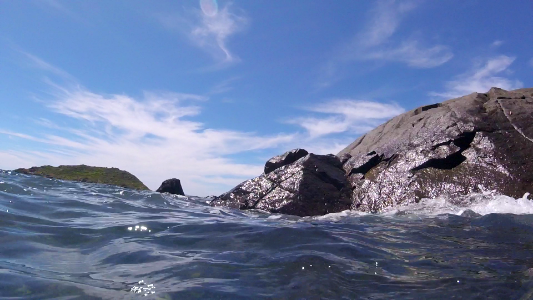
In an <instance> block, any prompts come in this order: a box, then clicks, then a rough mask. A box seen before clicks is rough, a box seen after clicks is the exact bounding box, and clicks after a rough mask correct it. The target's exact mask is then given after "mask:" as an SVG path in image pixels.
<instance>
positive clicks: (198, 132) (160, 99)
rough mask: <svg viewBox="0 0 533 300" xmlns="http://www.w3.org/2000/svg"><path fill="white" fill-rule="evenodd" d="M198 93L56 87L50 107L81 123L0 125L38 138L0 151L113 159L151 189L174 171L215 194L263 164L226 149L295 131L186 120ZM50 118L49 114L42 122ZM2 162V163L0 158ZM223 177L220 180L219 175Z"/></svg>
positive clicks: (52, 158) (102, 161)
mask: <svg viewBox="0 0 533 300" xmlns="http://www.w3.org/2000/svg"><path fill="white" fill-rule="evenodd" d="M203 100H205V98H204V97H202V96H198V95H189V94H177V93H146V94H145V96H144V98H143V99H134V98H132V97H129V96H126V95H100V94H96V93H92V92H90V91H88V90H85V89H83V88H79V87H78V88H74V89H62V90H56V92H55V99H53V101H52V102H51V103H50V104H49V105H48V106H49V108H50V109H51V110H52V111H54V112H56V113H59V114H61V115H64V116H67V117H70V118H72V119H74V120H77V121H78V122H79V123H78V125H80V128H82V129H76V128H65V129H64V130H63V132H62V133H61V134H56V135H53V134H46V133H45V134H38V135H37V134H36V135H29V134H23V133H17V132H9V131H5V130H4V131H0V134H5V135H9V136H13V137H17V138H21V139H26V140H31V141H34V142H37V143H41V144H42V147H40V148H41V150H39V151H13V150H11V151H8V152H5V151H4V152H1V153H0V154H1V155H0V156H2V157H15V159H12V160H10V161H15V162H17V164H18V163H20V162H22V161H24V162H25V164H24V165H17V166H12V167H22V166H32V165H43V164H51V165H59V164H82V163H83V164H87V165H95V166H107V167H118V168H121V169H124V170H127V171H130V172H132V173H133V174H135V175H136V176H138V177H139V178H140V179H141V180H142V181H143V182H144V183H145V184H147V185H148V186H149V187H150V188H152V189H155V188H157V186H158V185H159V184H160V183H161V182H162V181H163V180H164V179H167V178H172V177H177V178H180V179H181V180H182V182H183V185H184V189H185V191H186V192H187V193H190V194H196V195H208V194H217V193H221V192H223V191H226V190H228V189H229V188H231V187H232V186H234V185H236V184H238V183H239V182H240V181H242V180H245V179H248V178H250V177H253V176H256V175H258V174H260V173H261V172H262V168H263V166H262V165H250V164H243V163H236V162H234V161H233V160H231V159H229V158H227V155H231V154H236V153H240V152H245V151H250V150H256V149H265V148H274V147H278V146H280V145H283V144H287V143H288V142H290V141H292V140H293V139H294V135H290V134H278V135H273V136H259V135H257V134H254V133H248V132H239V131H231V130H218V129H210V128H205V127H204V125H203V124H202V123H199V122H195V121H191V120H189V118H191V117H194V116H196V115H198V114H199V113H200V112H201V109H200V107H199V106H198V105H197V103H198V101H203ZM49 127H55V128H58V127H59V126H54V125H53V124H51V121H47V122H46V127H43V128H42V129H45V128H49ZM3 167H4V168H6V165H5V162H3ZM221 178H224V180H221Z"/></svg>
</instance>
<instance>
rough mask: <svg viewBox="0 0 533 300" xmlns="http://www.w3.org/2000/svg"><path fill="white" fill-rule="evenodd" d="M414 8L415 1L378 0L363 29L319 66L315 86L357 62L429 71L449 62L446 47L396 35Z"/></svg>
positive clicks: (332, 78) (448, 51)
mask: <svg viewBox="0 0 533 300" xmlns="http://www.w3.org/2000/svg"><path fill="white" fill-rule="evenodd" d="M417 6H418V3H417V2H415V1H395V0H381V1H378V2H377V4H376V6H375V8H374V9H372V10H371V11H370V18H369V21H368V22H367V24H366V25H364V26H363V29H362V30H361V31H359V32H358V33H356V34H355V36H354V37H353V38H352V39H351V41H349V42H348V43H346V44H345V45H344V46H343V47H341V48H340V50H339V51H337V52H336V53H335V54H334V55H333V56H332V57H331V58H330V60H329V61H328V62H327V63H326V64H325V65H324V66H323V69H322V71H323V72H322V76H321V78H320V82H319V86H320V87H327V86H330V85H331V84H332V83H333V82H335V81H336V80H338V79H339V76H338V72H339V69H340V68H342V67H343V66H346V65H350V64H353V63H354V62H357V61H386V62H387V61H388V62H400V63H405V64H407V65H408V66H409V67H412V68H433V67H437V66H440V65H442V64H444V63H446V62H447V61H449V60H450V59H452V57H453V53H452V51H451V50H450V48H449V47H448V46H445V45H427V43H425V42H424V41H423V40H421V39H419V38H418V39H416V38H413V37H397V36H396V33H397V30H398V28H399V27H400V24H401V21H402V20H403V19H404V18H405V16H406V15H407V14H408V13H409V12H410V11H412V10H414V9H415V8H416V7H417Z"/></svg>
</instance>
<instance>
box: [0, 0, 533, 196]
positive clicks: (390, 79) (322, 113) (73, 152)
mask: <svg viewBox="0 0 533 300" xmlns="http://www.w3.org/2000/svg"><path fill="white" fill-rule="evenodd" d="M532 11H533V2H532V1H530V0H516V1H512V5H511V4H509V2H507V3H506V2H505V1H488V0H483V1H481V0H480V1H477V0H448V1H408V0H406V1H391V0H385V1H352V0H346V1H344V0H338V1H304V0H295V1H282V0H269V1H263V0H254V1H249V0H246V1H245V0H242V1H239V0H235V1H224V0H219V1H218V2H217V1H213V0H202V1H199V0H194V1H193V0H183V1H162V0H161V1H134V0H127V1H126V0H123V1H118V0H117V1H91V0H88V1H60V0H42V1H7V0H4V1H1V0H0V104H1V109H0V168H1V169H13V168H18V167H30V166H37V165H44V164H50V165H60V164H81V163H84V164H87V165H95V166H107V167H118V168H121V169H124V170H128V171H130V172H132V173H133V174H135V175H136V176H137V177H139V178H140V179H141V180H142V181H143V182H144V183H146V184H147V185H148V186H149V187H150V188H152V189H156V188H157V187H158V186H159V184H160V183H161V182H162V181H163V180H165V179H167V178H172V177H176V178H180V179H181V180H182V183H183V186H184V190H185V192H186V193H187V194H192V195H202V196H204V195H211V194H220V193H222V192H225V191H227V190H228V189H230V188H231V187H233V186H234V185H236V184H238V183H239V182H241V181H243V180H245V179H248V178H251V177H254V176H257V175H259V174H260V173H261V172H262V168H263V165H264V162H265V161H266V160H267V159H268V158H270V157H271V156H273V155H277V154H280V153H283V152H285V151H286V150H289V149H292V148H296V147H301V148H305V149H307V150H309V151H312V152H315V153H320V154H326V153H337V152H338V151H339V150H341V149H342V148H343V147H345V146H346V145H348V144H349V143H351V142H352V141H353V140H355V139H356V138H357V137H358V136H360V135H361V134H363V133H365V132H366V131H368V130H370V129H372V128H374V127H375V126H377V125H379V124H381V123H382V122H384V121H386V120H387V119H389V118H391V117H393V116H395V115H397V114H400V113H402V112H404V111H407V110H410V109H413V108H416V107H418V106H421V105H425V104H429V103H435V102H441V101H443V100H446V99H450V98H453V97H457V96H461V95H465V94H469V93H471V92H486V91H488V89H489V88H490V87H492V86H498V87H501V88H504V89H516V88H521V87H533V79H532V78H533V76H532V75H533V74H532V73H533V39H532V38H531V35H532V34H533V18H531V12H532Z"/></svg>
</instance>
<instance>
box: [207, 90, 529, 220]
mask: <svg viewBox="0 0 533 300" xmlns="http://www.w3.org/2000/svg"><path fill="white" fill-rule="evenodd" d="M484 191H494V192H496V193H498V194H502V195H508V196H511V197H514V198H519V197H522V196H523V195H524V194H525V193H528V192H529V193H533V88H529V89H519V90H514V91H505V90H502V89H499V88H492V89H491V90H490V91H488V92H487V93H473V94H470V95H467V96H463V97H460V98H456V99H452V100H448V101H445V102H442V103H435V104H430V105H426V106H422V107H419V108H417V109H413V110H411V111H408V112H406V113H404V114H401V115H399V116H397V117H395V118H393V119H391V120H389V121H388V122H386V123H384V124H382V125H380V126H378V127H377V128H375V129H374V130H372V131H370V132H368V133H367V134H365V135H363V136H361V137H360V138H358V139H357V140H355V141H354V142H353V143H352V144H350V145H349V146H347V147H346V148H345V149H344V150H342V151H341V152H340V153H338V154H337V155H333V154H330V155H316V154H312V153H307V151H305V150H303V149H295V150H292V151H289V152H287V153H285V154H283V155H280V156H276V157H273V158H272V159H270V160H269V161H268V162H267V163H266V165H265V170H264V173H263V174H261V175H260V176H258V177H256V178H253V179H250V180H247V181H245V182H243V183H241V184H239V185H238V186H236V187H235V188H233V189H232V190H230V191H229V192H227V193H224V194H222V195H220V196H219V197H216V198H215V199H213V201H212V202H211V205H212V206H229V207H233V208H238V209H261V210H264V211H269V212H274V213H284V214H292V215H298V216H316V215H324V214H327V213H334V212H340V211H343V210H346V209H353V210H358V211H364V212H380V211H382V210H384V209H386V208H388V207H393V206H398V205H403V204H409V203H413V202H419V201H421V200H422V199H424V198H435V197H439V196H446V197H450V198H453V199H458V198H460V196H462V195H467V194H470V193H476V192H484Z"/></svg>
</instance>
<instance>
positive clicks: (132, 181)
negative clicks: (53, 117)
mask: <svg viewBox="0 0 533 300" xmlns="http://www.w3.org/2000/svg"><path fill="white" fill-rule="evenodd" d="M14 172H17V173H22V174H27V175H37V176H43V177H46V178H55V179H61V180H71V181H80V182H90V183H101V184H110V185H115V186H120V187H125V188H130V189H136V190H148V187H146V185H144V184H143V183H142V182H141V181H140V180H139V179H138V178H137V177H135V176H134V175H133V174H131V173H129V172H126V171H123V170H120V169H117V168H105V167H92V166H86V165H72V166H59V167H52V166H42V167H31V168H29V169H24V168H21V169H16V170H14Z"/></svg>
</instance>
